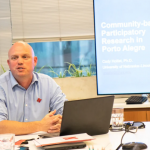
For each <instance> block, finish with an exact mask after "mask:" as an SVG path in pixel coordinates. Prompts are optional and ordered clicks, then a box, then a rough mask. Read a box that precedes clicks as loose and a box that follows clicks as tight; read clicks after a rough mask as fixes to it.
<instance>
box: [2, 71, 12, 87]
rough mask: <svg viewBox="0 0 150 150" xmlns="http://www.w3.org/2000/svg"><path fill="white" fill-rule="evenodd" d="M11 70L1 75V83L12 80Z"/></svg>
mask: <svg viewBox="0 0 150 150" xmlns="http://www.w3.org/2000/svg"><path fill="white" fill-rule="evenodd" d="M9 75H10V71H6V72H5V73H3V74H2V75H0V83H1V84H2V83H5V82H8V81H9V80H10V76H9Z"/></svg>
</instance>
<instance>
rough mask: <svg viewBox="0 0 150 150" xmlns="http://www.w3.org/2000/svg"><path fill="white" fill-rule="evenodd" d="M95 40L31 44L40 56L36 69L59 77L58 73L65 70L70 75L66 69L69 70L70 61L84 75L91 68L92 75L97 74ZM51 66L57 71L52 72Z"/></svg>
mask: <svg viewBox="0 0 150 150" xmlns="http://www.w3.org/2000/svg"><path fill="white" fill-rule="evenodd" d="M94 42H95V41H94V40H80V41H62V42H39V43H29V44H30V45H31V46H32V48H33V50H34V53H35V55H36V56H37V57H38V63H37V66H36V68H35V69H36V71H37V72H38V71H40V72H41V73H44V74H47V75H49V76H51V77H58V75H57V74H60V72H61V73H64V72H65V75H66V76H70V74H69V73H68V71H65V70H68V66H69V63H71V64H74V65H75V66H76V67H77V68H79V67H80V69H81V70H82V71H83V75H84V76H87V71H90V68H91V72H92V75H95V74H96V67H95V43H94ZM43 66H44V67H43ZM42 67H43V68H42ZM50 67H51V68H52V69H53V70H54V72H55V73H52V72H50V71H52V69H51V68H50ZM40 69H41V70H40Z"/></svg>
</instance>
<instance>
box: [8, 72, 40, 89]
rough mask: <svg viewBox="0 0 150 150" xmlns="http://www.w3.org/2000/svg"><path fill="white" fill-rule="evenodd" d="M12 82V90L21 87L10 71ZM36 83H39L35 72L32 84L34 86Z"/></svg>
mask: <svg viewBox="0 0 150 150" xmlns="http://www.w3.org/2000/svg"><path fill="white" fill-rule="evenodd" d="M10 82H11V86H12V88H14V87H15V86H16V85H19V83H18V82H17V81H16V79H15V78H14V76H13V75H12V72H11V71H10ZM34 82H38V79H37V73H36V72H33V79H32V82H31V84H34Z"/></svg>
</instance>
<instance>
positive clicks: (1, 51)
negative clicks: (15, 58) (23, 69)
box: [0, 0, 12, 74]
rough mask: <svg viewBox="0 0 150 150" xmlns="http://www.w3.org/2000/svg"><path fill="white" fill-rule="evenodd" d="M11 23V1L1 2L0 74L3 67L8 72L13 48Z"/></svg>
mask: <svg viewBox="0 0 150 150" xmlns="http://www.w3.org/2000/svg"><path fill="white" fill-rule="evenodd" d="M11 43H12V37H11V21H10V4H9V0H0V74H2V73H3V70H2V67H1V65H2V66H3V67H4V69H5V70H8V69H9V67H8V65H7V59H8V51H9V49H10V47H11Z"/></svg>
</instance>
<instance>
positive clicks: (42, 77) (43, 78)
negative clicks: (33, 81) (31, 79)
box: [34, 72, 54, 81]
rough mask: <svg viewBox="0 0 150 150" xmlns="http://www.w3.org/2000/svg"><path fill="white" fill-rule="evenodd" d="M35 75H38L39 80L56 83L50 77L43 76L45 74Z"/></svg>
mask: <svg viewBox="0 0 150 150" xmlns="http://www.w3.org/2000/svg"><path fill="white" fill-rule="evenodd" d="M34 74H35V75H36V77H37V80H42V81H43V80H47V81H54V80H53V78H51V77H50V76H48V75H46V74H43V73H37V72H34Z"/></svg>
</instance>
